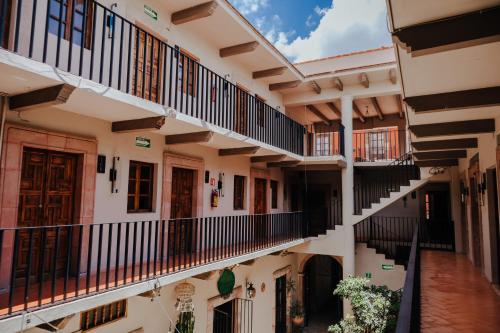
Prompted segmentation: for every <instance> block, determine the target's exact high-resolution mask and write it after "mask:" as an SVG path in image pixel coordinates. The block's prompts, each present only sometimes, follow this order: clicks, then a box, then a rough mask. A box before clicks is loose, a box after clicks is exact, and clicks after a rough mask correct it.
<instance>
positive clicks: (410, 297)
mask: <svg viewBox="0 0 500 333" xmlns="http://www.w3.org/2000/svg"><path fill="white" fill-rule="evenodd" d="M419 235H420V233H419V227H418V225H417V227H416V228H415V232H414V234H413V240H412V243H411V250H410V256H409V259H408V267H407V269H406V278H405V284H404V286H403V296H402V297H401V303H400V307H399V313H398V321H397V325H396V333H418V332H420V239H419Z"/></svg>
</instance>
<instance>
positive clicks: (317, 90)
mask: <svg viewBox="0 0 500 333" xmlns="http://www.w3.org/2000/svg"><path fill="white" fill-rule="evenodd" d="M311 86H312V88H313V90H314V92H315V93H316V94H318V95H319V94H321V87H320V86H319V84H318V82H316V81H311Z"/></svg>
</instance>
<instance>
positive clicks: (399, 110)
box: [394, 95, 404, 119]
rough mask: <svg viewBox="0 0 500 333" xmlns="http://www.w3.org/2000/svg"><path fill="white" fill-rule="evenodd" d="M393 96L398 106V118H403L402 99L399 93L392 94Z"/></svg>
mask: <svg viewBox="0 0 500 333" xmlns="http://www.w3.org/2000/svg"><path fill="white" fill-rule="evenodd" d="M394 96H395V98H396V105H397V106H398V108H399V109H398V113H399V118H401V119H403V117H404V115H403V113H404V111H403V99H402V97H401V95H394Z"/></svg>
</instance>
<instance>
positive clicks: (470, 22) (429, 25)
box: [392, 6, 500, 56]
mask: <svg viewBox="0 0 500 333" xmlns="http://www.w3.org/2000/svg"><path fill="white" fill-rule="evenodd" d="M498 22H500V6H496V7H491V8H484V9H480V10H476V11H474V12H470V13H466V14H461V15H456V16H452V17H447V18H444V19H439V20H435V21H430V22H426V23H421V24H417V25H413V26H409V27H404V28H401V29H397V30H396V31H395V32H394V33H393V34H392V36H393V40H394V42H395V43H397V44H399V45H400V46H401V47H403V48H404V49H406V50H407V51H408V52H411V53H412V55H413V56H419V55H425V54H432V53H436V52H442V51H447V50H454V49H458V48H463V47H468V46H473V45H480V44H485V43H491V42H496V41H499V40H500V24H499V23H498ZM471 27H473V28H471Z"/></svg>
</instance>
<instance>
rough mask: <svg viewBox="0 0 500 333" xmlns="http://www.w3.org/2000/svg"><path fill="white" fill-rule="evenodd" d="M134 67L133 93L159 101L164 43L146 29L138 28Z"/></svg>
mask: <svg viewBox="0 0 500 333" xmlns="http://www.w3.org/2000/svg"><path fill="white" fill-rule="evenodd" d="M135 43H137V45H136V46H135V47H134V59H135V61H134V62H133V64H134V68H132V94H134V95H136V96H139V97H142V98H145V99H147V100H150V101H154V102H159V94H160V87H161V82H162V79H163V77H162V72H163V69H162V68H163V55H164V52H165V47H164V45H163V43H162V42H161V41H160V40H159V39H158V38H156V37H154V36H153V35H151V34H149V33H147V32H145V31H144V30H139V29H137V30H136V36H135Z"/></svg>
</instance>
